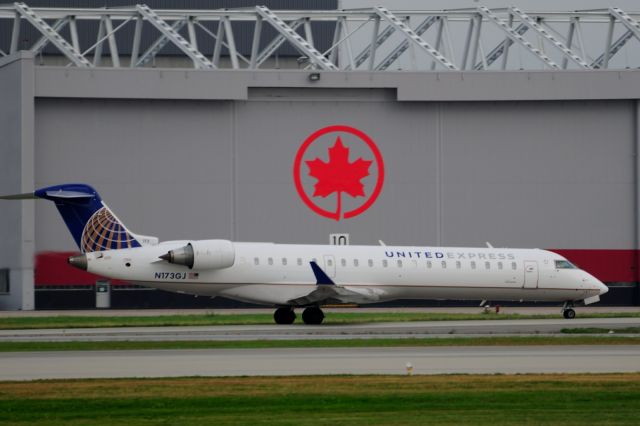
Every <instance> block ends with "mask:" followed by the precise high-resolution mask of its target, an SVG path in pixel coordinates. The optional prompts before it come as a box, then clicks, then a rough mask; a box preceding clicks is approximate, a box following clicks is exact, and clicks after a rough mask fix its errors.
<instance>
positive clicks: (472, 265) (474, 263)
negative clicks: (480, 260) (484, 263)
mask: <svg viewBox="0 0 640 426" xmlns="http://www.w3.org/2000/svg"><path fill="white" fill-rule="evenodd" d="M471 269H476V261H475V260H472V261H471Z"/></svg>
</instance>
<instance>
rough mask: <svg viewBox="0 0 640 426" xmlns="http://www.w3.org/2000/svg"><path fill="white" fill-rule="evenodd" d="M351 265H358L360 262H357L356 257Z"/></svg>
mask: <svg viewBox="0 0 640 426" xmlns="http://www.w3.org/2000/svg"><path fill="white" fill-rule="evenodd" d="M353 266H355V267H358V266H360V262H358V259H353Z"/></svg>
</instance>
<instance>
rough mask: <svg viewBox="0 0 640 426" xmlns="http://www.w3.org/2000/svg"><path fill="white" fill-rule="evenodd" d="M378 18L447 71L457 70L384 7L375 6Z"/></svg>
mask: <svg viewBox="0 0 640 426" xmlns="http://www.w3.org/2000/svg"><path fill="white" fill-rule="evenodd" d="M374 10H375V11H376V13H377V14H378V16H380V18H381V19H384V20H385V21H387V22H388V23H389V24H390V25H392V26H394V27H395V29H396V30H397V31H398V32H399V33H400V34H402V35H403V36H405V37H406V38H407V40H408V41H410V42H413V43H415V44H416V45H417V46H418V47H419V48H420V49H421V50H422V51H423V52H425V53H427V54H428V55H429V56H431V57H432V58H434V59H435V60H436V61H438V63H439V64H440V65H442V66H443V67H444V68H446V69H448V70H457V69H458V68H457V67H456V66H455V65H453V64H452V63H451V62H450V61H449V60H448V59H447V58H445V57H444V56H443V55H442V53H440V52H438V51H437V50H436V49H434V48H433V47H431V45H430V44H429V43H427V42H426V41H424V40H423V39H422V38H421V37H420V36H419V35H418V34H416V33H415V32H414V31H413V30H412V29H411V28H409V27H408V26H407V24H405V23H404V22H402V21H401V20H400V19H398V18H397V17H396V16H395V15H394V14H392V13H391V12H390V11H389V10H388V9H386V8H384V7H380V6H377V7H375V8H374Z"/></svg>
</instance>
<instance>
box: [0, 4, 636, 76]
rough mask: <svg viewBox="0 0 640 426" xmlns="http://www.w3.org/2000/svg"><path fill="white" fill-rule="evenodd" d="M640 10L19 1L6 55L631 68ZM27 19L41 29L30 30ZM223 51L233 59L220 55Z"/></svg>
mask: <svg viewBox="0 0 640 426" xmlns="http://www.w3.org/2000/svg"><path fill="white" fill-rule="evenodd" d="M639 21H640V12H627V11H624V10H622V9H620V8H617V7H610V8H608V9H602V10H582V11H569V12H544V11H525V10H521V9H520V8H518V7H515V6H512V7H508V8H502V9H494V10H491V9H489V8H487V7H484V6H477V7H475V8H468V9H456V10H393V11H392V10H389V9H387V8H385V7H380V6H378V7H371V8H365V9H350V10H346V9H345V10H272V9H270V8H268V7H267V6H255V7H247V8H240V9H212V10H204V9H203V10H196V9H179V10H178V9H152V8H150V7H149V6H147V5H144V4H137V5H135V6H131V7H113V8H51V7H30V6H29V5H27V4H26V3H22V2H16V3H13V4H9V5H4V6H0V27H4V28H7V29H8V28H9V26H10V28H11V29H10V31H3V32H0V34H4V35H2V38H4V40H2V39H0V55H1V56H7V55H10V54H13V53H16V52H17V51H18V50H29V51H30V52H32V53H33V54H34V55H36V56H38V55H40V54H42V53H43V51H45V50H46V52H49V53H51V52H53V51H57V53H58V54H59V55H63V56H64V58H65V59H66V63H61V64H60V66H65V67H77V68H95V67H112V68H121V67H129V68H140V67H152V66H154V59H155V58H156V57H157V56H158V55H159V54H163V53H168V52H170V53H171V54H174V55H179V56H183V57H184V58H185V59H186V60H188V61H189V62H190V63H191V64H192V67H193V68H195V69H200V70H214V69H220V68H231V69H248V70H260V69H269V68H278V67H279V63H278V62H277V61H275V62H273V61H268V59H269V58H272V57H273V56H274V55H277V52H278V51H281V50H280V49H281V48H283V47H285V46H286V47H288V48H289V50H288V52H290V53H291V52H292V51H293V52H297V54H298V55H299V56H298V61H297V63H298V66H299V67H300V68H302V69H307V70H322V71H398V70H402V71H430V70H431V71H465V70H475V71H492V70H540V69H548V70H563V69H577V70H594V69H626V68H635V67H638V66H640V63H637V62H639V61H640V60H639V57H640V55H638V54H637V51H638V50H639V49H640V44H639V43H640V22H639ZM25 26H28V27H31V29H32V31H33V30H35V32H37V33H38V34H39V35H40V36H39V37H34V38H31V39H25V38H24V36H23V34H24V27H25ZM330 33H331V34H332V35H329V34H330ZM245 39H247V40H245ZM239 40H244V41H242V42H240V43H239ZM223 55H224V56H228V57H229V61H226V62H225V63H223V62H221V60H220V58H221V56H223ZM523 57H526V59H524V60H523ZM401 59H404V60H403V61H401ZM401 62H402V65H401V66H399V65H398V64H400V63H401Z"/></svg>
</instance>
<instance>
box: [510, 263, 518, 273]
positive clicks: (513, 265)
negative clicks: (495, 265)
mask: <svg viewBox="0 0 640 426" xmlns="http://www.w3.org/2000/svg"><path fill="white" fill-rule="evenodd" d="M511 269H513V270H514V271H515V270H516V269H518V265H516V262H511Z"/></svg>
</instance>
